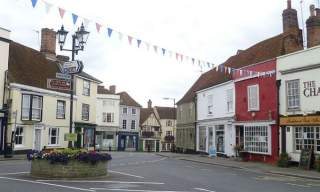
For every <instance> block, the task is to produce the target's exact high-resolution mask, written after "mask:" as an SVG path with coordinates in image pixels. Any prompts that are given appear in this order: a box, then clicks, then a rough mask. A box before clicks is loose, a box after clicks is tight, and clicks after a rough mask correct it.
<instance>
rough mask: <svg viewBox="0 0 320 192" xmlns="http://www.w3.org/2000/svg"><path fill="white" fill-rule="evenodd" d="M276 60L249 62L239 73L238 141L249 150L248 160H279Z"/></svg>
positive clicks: (237, 102)
mask: <svg viewBox="0 0 320 192" xmlns="http://www.w3.org/2000/svg"><path fill="white" fill-rule="evenodd" d="M275 72H276V60H275V59H272V60H268V61H264V62H261V63H258V64H253V65H249V66H246V67H243V68H241V69H239V70H238V72H237V73H236V75H235V78H234V80H235V92H236V96H235V97H236V99H235V101H236V122H235V124H236V143H237V144H238V145H241V146H243V148H244V151H246V152H248V154H247V157H246V158H247V160H257V161H263V162H270V163H273V162H275V161H276V160H277V157H278V151H279V143H278V125H277V117H278V106H277V104H278V92H277V86H276V74H275Z"/></svg>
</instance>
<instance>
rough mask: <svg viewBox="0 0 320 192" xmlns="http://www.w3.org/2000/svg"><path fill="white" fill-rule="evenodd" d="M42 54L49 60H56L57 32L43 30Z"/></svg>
mask: <svg viewBox="0 0 320 192" xmlns="http://www.w3.org/2000/svg"><path fill="white" fill-rule="evenodd" d="M40 52H41V53H43V54H45V56H46V57H47V59H50V60H56V32H55V31H54V30H52V29H48V28H43V29H41V48H40Z"/></svg>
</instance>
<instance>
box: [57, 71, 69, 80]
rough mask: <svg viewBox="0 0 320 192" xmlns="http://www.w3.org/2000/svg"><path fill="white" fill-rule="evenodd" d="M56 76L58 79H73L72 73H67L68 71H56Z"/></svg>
mask: <svg viewBox="0 0 320 192" xmlns="http://www.w3.org/2000/svg"><path fill="white" fill-rule="evenodd" d="M56 78H58V79H68V80H70V79H71V75H69V74H66V73H56Z"/></svg>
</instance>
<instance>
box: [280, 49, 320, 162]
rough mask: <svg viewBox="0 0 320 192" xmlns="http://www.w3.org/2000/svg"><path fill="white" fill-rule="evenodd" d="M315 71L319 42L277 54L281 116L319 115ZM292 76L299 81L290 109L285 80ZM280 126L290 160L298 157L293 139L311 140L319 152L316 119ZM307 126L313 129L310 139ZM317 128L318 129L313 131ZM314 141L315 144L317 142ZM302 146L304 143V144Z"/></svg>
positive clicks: (319, 80) (319, 67)
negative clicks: (293, 106) (294, 101)
mask: <svg viewBox="0 0 320 192" xmlns="http://www.w3.org/2000/svg"><path fill="white" fill-rule="evenodd" d="M319 74H320V46H317V47H313V48H309V49H306V50H303V51H299V52H295V53H292V54H288V55H285V56H281V57H279V58H277V80H281V86H280V90H279V98H280V111H279V113H280V115H281V116H282V117H283V118H295V117H297V116H301V117H306V118H307V117H308V116H314V117H317V118H320V115H319V112H320V75H319ZM292 80H297V82H298V83H297V84H299V87H298V91H297V93H298V98H299V105H298V106H297V107H296V108H294V109H293V108H290V106H289V102H288V94H289V92H288V83H289V82H290V81H292ZM310 82H311V83H310ZM310 86H311V87H310ZM311 89H312V91H311ZM311 92H313V93H312V94H313V95H312V96H311V95H310V94H311ZM294 116H295V117H294ZM280 122H281V121H280ZM281 126H282V127H285V136H286V142H285V145H286V152H287V153H288V154H289V156H290V157H291V158H292V160H293V161H297V162H298V161H299V160H300V153H301V150H300V147H299V146H297V143H298V142H300V141H301V142H305V141H307V139H309V140H310V141H311V140H312V142H314V147H315V152H316V153H319V154H320V146H319V145H320V138H319V134H318V132H320V121H319V122H318V123H315V122H310V123H308V122H301V125H295V124H294V123H293V124H290V123H289V124H288V123H287V124H282V125H281ZM299 128H300V129H301V132H300V133H301V134H297V133H296V132H297V131H298V130H299ZM280 130H281V128H280ZM308 130H309V131H311V132H313V134H314V135H313V136H314V138H313V139H311V138H310V134H308V133H307V131H308ZM317 130H319V131H318V132H317ZM281 134H282V133H281ZM299 135H301V138H299ZM281 138H282V137H281V135H280V147H281V143H282V141H281ZM317 142H318V144H319V145H317ZM302 146H303V147H305V146H304V145H302ZM317 148H318V149H317ZM280 151H281V149H280Z"/></svg>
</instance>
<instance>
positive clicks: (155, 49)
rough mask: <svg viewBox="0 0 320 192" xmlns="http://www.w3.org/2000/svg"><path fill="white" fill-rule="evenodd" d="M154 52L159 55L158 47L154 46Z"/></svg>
mask: <svg viewBox="0 0 320 192" xmlns="http://www.w3.org/2000/svg"><path fill="white" fill-rule="evenodd" d="M153 49H154V52H156V53H158V47H157V46H156V45H154V46H153Z"/></svg>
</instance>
